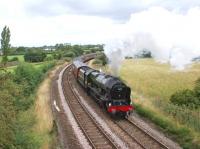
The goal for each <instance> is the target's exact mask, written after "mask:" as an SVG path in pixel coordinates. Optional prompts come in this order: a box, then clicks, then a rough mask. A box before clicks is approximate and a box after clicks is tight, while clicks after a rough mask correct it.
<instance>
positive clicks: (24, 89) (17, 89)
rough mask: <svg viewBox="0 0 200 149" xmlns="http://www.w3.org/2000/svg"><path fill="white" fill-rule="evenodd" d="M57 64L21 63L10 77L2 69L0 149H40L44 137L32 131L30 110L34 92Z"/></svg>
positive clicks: (31, 113)
mask: <svg viewBox="0 0 200 149" xmlns="http://www.w3.org/2000/svg"><path fill="white" fill-rule="evenodd" d="M54 65H55V62H51V63H45V64H43V65H41V66H40V67H39V68H35V67H33V65H32V64H21V65H19V66H18V67H17V68H16V69H15V71H14V72H15V73H13V74H10V73H8V72H6V71H5V70H4V69H2V70H0V84H1V85H0V148H5V149H10V148H16V149H21V148H30V149H37V148H40V142H41V138H38V136H36V135H35V134H34V132H33V131H32V128H33V125H34V123H35V118H34V115H33V112H32V108H30V107H31V106H32V105H33V103H34V99H35V95H34V91H35V89H36V87H37V86H38V84H39V83H40V82H41V80H42V78H43V77H44V74H45V72H46V71H47V70H49V69H50V68H52V67H53V66H54Z"/></svg>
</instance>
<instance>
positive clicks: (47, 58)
mask: <svg viewBox="0 0 200 149" xmlns="http://www.w3.org/2000/svg"><path fill="white" fill-rule="evenodd" d="M53 59H54V58H53V56H52V55H50V56H47V57H46V58H45V59H44V61H52V60H53Z"/></svg>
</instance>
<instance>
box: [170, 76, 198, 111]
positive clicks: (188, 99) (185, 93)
mask: <svg viewBox="0 0 200 149" xmlns="http://www.w3.org/2000/svg"><path fill="white" fill-rule="evenodd" d="M170 101H171V102H172V103H174V104H177V105H185V106H187V107H191V108H198V107H200V79H198V80H197V81H196V84H195V87H194V91H193V90H189V89H186V90H182V91H179V92H176V93H174V94H173V95H172V96H171V98H170Z"/></svg>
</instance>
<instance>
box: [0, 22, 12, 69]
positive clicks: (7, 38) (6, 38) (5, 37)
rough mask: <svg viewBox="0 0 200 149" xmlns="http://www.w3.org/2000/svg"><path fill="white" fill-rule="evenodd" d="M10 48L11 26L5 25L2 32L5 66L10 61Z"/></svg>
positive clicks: (3, 61)
mask: <svg viewBox="0 0 200 149" xmlns="http://www.w3.org/2000/svg"><path fill="white" fill-rule="evenodd" d="M9 49H10V29H9V27H7V26H5V27H4V28H3V31H2V33H1V50H2V53H3V58H2V63H3V64H4V66H5V65H6V63H7V61H8V57H7V56H8V52H9Z"/></svg>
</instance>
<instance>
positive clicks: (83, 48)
mask: <svg viewBox="0 0 200 149" xmlns="http://www.w3.org/2000/svg"><path fill="white" fill-rule="evenodd" d="M103 47H104V45H103V44H96V45H71V44H68V43H64V44H63V43H60V44H56V45H54V46H41V47H23V46H20V47H11V49H10V50H9V54H10V55H23V54H25V53H26V52H28V51H29V50H36V51H37V50H42V51H45V53H52V52H55V51H60V52H61V51H62V52H67V53H68V52H69V51H70V52H72V53H73V54H74V55H79V54H83V53H91V52H95V51H103Z"/></svg>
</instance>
